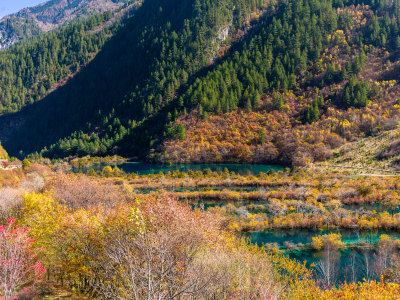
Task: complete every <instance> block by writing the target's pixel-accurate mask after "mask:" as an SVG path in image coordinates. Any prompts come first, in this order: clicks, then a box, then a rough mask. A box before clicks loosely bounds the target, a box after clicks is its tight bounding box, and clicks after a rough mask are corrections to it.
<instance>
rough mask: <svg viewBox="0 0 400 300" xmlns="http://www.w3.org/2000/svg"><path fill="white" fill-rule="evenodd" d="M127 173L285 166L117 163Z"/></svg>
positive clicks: (244, 171) (262, 169)
mask: <svg viewBox="0 0 400 300" xmlns="http://www.w3.org/2000/svg"><path fill="white" fill-rule="evenodd" d="M105 166H106V165H94V166H90V167H84V168H77V169H73V171H74V172H86V171H88V170H89V169H91V168H92V169H94V170H95V171H101V170H103V168H104V167H105ZM112 166H117V167H118V168H120V169H121V170H123V171H124V172H125V173H127V174H130V173H136V174H138V175H147V174H157V173H159V172H163V173H167V172H173V171H181V172H188V171H204V170H206V169H210V170H211V171H213V172H223V171H224V170H225V169H228V171H229V172H235V173H239V174H242V175H253V174H259V173H261V172H263V173H265V172H268V171H271V170H273V171H283V170H284V169H285V167H284V166H278V165H250V164H179V165H157V164H147V163H142V162H126V163H122V164H115V165H112Z"/></svg>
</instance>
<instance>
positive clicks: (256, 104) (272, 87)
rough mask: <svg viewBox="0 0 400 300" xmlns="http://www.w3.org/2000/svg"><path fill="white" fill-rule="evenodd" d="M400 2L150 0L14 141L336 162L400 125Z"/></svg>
mask: <svg viewBox="0 0 400 300" xmlns="http://www.w3.org/2000/svg"><path fill="white" fill-rule="evenodd" d="M399 7H400V2H399V1H394V2H391V3H386V2H382V3H381V2H371V1H352V0H351V1H334V2H331V1H326V0H323V1H315V0H307V1H300V0H291V1H288V2H286V1H282V2H278V3H273V2H271V3H270V4H268V5H265V3H264V2H263V1H247V0H246V1H245V0H240V1H239V0H225V1H218V2H209V1H205V0H204V1H203V0H201V1H200V0H193V1H189V2H188V1H182V0H174V1H163V0H148V1H145V2H144V4H143V6H142V7H141V8H140V9H139V10H138V11H137V14H136V15H135V16H133V17H132V18H131V19H130V20H129V22H128V23H127V24H126V26H125V27H123V28H121V30H119V31H118V33H117V34H116V35H115V37H114V38H112V39H111V40H110V41H109V42H108V43H107V44H106V45H105V47H104V48H103V50H102V51H101V52H100V54H99V55H98V56H97V57H96V58H95V59H94V60H93V61H92V62H91V63H90V64H88V66H87V67H86V68H85V69H84V70H82V71H81V72H80V73H79V74H78V75H77V76H76V77H75V78H74V79H73V80H71V81H70V82H69V83H68V85H66V86H64V87H62V88H60V89H58V90H56V91H55V92H53V93H52V94H50V95H48V96H47V97H46V98H45V99H44V100H43V101H41V102H40V103H38V104H36V105H34V106H32V107H30V108H28V109H26V110H24V111H22V112H21V113H20V114H17V115H15V116H14V115H12V116H8V117H7V118H11V119H13V118H14V119H17V118H18V117H19V116H21V115H24V116H27V117H26V118H25V120H24V122H22V123H21V124H19V126H17V128H16V130H15V131H14V133H13V134H12V135H9V136H11V137H12V138H9V139H8V140H7V142H6V143H5V145H6V149H7V150H8V152H9V153H12V154H13V155H16V154H18V153H20V155H21V156H23V155H26V154H29V153H32V152H35V151H36V152H37V154H38V155H40V154H41V155H44V156H48V157H64V156H69V155H78V156H81V155H87V154H90V155H105V154H108V153H119V154H123V155H126V156H131V157H132V156H136V157H140V158H144V159H150V160H153V161H154V160H156V161H162V162H249V163H257V162H258V163H281V164H291V165H307V164H309V163H310V162H313V161H321V160H325V159H327V158H329V157H331V155H332V152H333V150H334V149H335V148H337V147H339V146H341V145H343V144H344V143H347V142H351V141H354V140H358V139H360V138H363V137H365V136H371V135H376V134H379V133H380V132H382V131H384V130H388V129H394V128H395V127H396V126H398V125H397V124H398V121H397V120H398V118H399V110H398V106H397V104H398V95H399V92H400V85H399V84H398V81H397V78H398V74H400V72H399V70H400V67H399V62H398V57H399V50H400V30H399V22H398V20H399V17H400V11H399ZM5 119H6V118H2V119H0V122H1V121H2V120H5ZM32 140H34V142H33V143H32ZM20 150H22V152H20Z"/></svg>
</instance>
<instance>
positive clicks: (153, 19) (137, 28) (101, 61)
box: [1, 0, 263, 156]
mask: <svg viewBox="0 0 400 300" xmlns="http://www.w3.org/2000/svg"><path fill="white" fill-rule="evenodd" d="M262 7H263V3H262V2H260V1H258V2H254V1H248V0H226V1H212V2H210V1H183V0H174V1H160V0H148V1H144V3H143V4H142V6H141V7H140V8H139V9H138V10H137V11H136V12H135V14H134V16H133V17H131V18H130V19H129V20H127V21H126V23H125V25H124V26H123V27H122V28H121V29H120V30H119V31H118V32H117V33H116V34H115V36H114V37H112V38H111V39H110V40H109V41H108V42H107V43H106V45H104V47H103V48H102V51H101V52H100V53H99V54H98V55H97V56H96V58H95V59H94V60H93V61H92V62H90V64H88V65H87V67H85V68H84V69H83V70H82V71H81V72H79V73H78V74H77V75H76V76H75V77H74V78H73V79H72V80H70V81H69V82H68V83H67V84H66V85H64V86H63V87H61V88H59V89H57V90H56V91H54V92H53V93H51V94H49V95H48V96H47V97H45V98H44V99H43V100H42V101H40V102H39V103H37V105H33V106H30V107H29V108H28V109H27V110H24V111H22V112H21V113H20V114H16V115H11V116H6V117H4V118H3V119H2V121H7V122H6V124H13V128H16V130H15V132H14V133H12V134H11V135H10V134H8V139H7V141H5V142H4V143H5V144H6V149H7V150H8V151H11V152H12V153H13V155H15V154H16V153H18V152H19V150H23V152H24V153H25V154H28V153H30V152H33V151H40V150H41V149H43V151H42V154H43V155H47V156H68V155H74V154H79V155H85V154H87V153H91V154H95V155H103V154H106V153H109V152H113V151H115V149H116V147H118V146H120V145H121V146H126V145H129V146H130V145H131V141H130V139H129V141H128V139H127V137H128V136H129V137H130V136H133V137H135V138H136V137H137V138H139V135H137V134H136V132H141V130H135V128H136V127H138V128H139V127H140V126H141V125H140V124H142V123H143V122H144V121H146V120H147V119H149V118H156V119H157V116H156V115H157V114H158V113H159V112H160V111H161V110H162V109H163V108H165V107H166V106H168V105H169V103H171V101H172V100H175V99H176V98H177V95H178V94H180V92H181V90H182V89H183V88H184V86H185V84H186V83H187V82H189V81H190V80H191V78H192V77H193V76H195V75H196V73H197V72H199V71H201V70H202V68H204V67H207V66H209V65H210V64H212V62H213V60H214V59H215V58H216V57H217V56H218V54H219V50H220V48H221V44H222V43H223V41H224V40H226V39H228V33H229V32H230V31H231V32H237V34H241V32H242V31H243V32H244V30H245V28H246V27H245V23H246V21H247V20H248V19H249V17H250V14H251V13H252V12H255V13H257V12H258V13H260V12H261V8H262ZM228 42H229V41H226V43H228ZM10 53H14V52H13V51H10ZM173 102H174V101H173ZM20 119H21V122H17V123H18V124H17V126H14V124H15V122H14V121H15V120H20ZM8 120H10V121H9V122H8ZM163 122H164V121H163V120H161V119H157V120H156V123H157V124H159V125H160V130H161V133H162V130H163ZM3 124H4V123H3ZM1 127H2V128H7V127H8V126H7V125H4V126H1ZM143 134H146V132H143ZM3 139H4V138H3ZM32 141H34V142H32ZM143 142H145V143H146V144H145V145H146V146H148V142H149V141H148V138H146V139H145V140H143ZM45 147H46V149H45ZM119 148H120V149H121V151H122V150H124V151H126V152H125V153H128V152H129V153H133V151H132V149H130V148H129V147H119ZM117 150H118V149H117ZM140 151H141V152H142V153H144V151H143V149H141V150H140ZM128 155H130V154H128Z"/></svg>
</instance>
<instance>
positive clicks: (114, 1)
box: [0, 0, 132, 49]
mask: <svg viewBox="0 0 400 300" xmlns="http://www.w3.org/2000/svg"><path fill="white" fill-rule="evenodd" d="M129 2H132V1H129V0H51V1H47V2H45V3H42V4H39V5H37V6H35V7H30V8H24V9H23V10H21V11H19V12H17V13H15V14H12V15H9V16H6V17H4V18H3V19H2V20H0V49H6V48H8V47H10V46H11V45H13V44H15V43H16V42H18V41H20V40H22V39H26V38H29V37H33V36H37V35H39V34H41V33H43V32H48V31H49V30H52V29H55V28H57V27H59V26H60V25H62V24H64V23H66V22H68V21H72V20H74V19H77V18H84V17H89V16H91V15H93V14H95V13H104V12H112V11H116V10H119V9H121V8H123V6H124V5H127V4H129Z"/></svg>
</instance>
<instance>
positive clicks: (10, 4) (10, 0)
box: [0, 0, 46, 19]
mask: <svg viewBox="0 0 400 300" xmlns="http://www.w3.org/2000/svg"><path fill="white" fill-rule="evenodd" d="M43 2H46V0H0V19H1V18H2V17H4V16H5V15H9V14H12V13H15V12H17V11H20V10H21V9H23V8H24V7H31V6H35V5H37V4H40V3H43Z"/></svg>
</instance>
